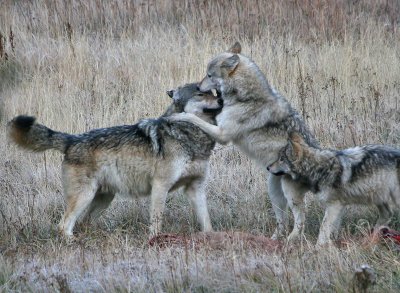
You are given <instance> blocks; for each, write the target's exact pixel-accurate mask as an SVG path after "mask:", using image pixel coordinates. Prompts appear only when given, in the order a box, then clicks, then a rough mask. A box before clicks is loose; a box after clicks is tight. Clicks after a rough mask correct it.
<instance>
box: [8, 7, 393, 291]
mask: <svg viewBox="0 0 400 293" xmlns="http://www.w3.org/2000/svg"><path fill="white" fill-rule="evenodd" d="M399 15H400V4H399V3H398V1H395V0H385V1H383V0H379V1H376V0H370V1H368V0H359V1H345V0H339V1H328V0H325V1H323V0H296V1H289V0H284V1H260V0H250V1H244V0H243V1H240V0H234V1H222V0H218V1H197V0H185V1H172V0H171V1H150V0H149V1H128V0H117V1H97V0H89V1H83V0H75V1H65V2H64V1H61V0H60V1H58V0H56V1H45V0H43V1H11V0H9V1H7V0H5V1H2V2H1V3H0V40H1V41H0V103H1V113H0V117H1V125H2V126H1V130H0V135H1V136H2V140H3V143H2V144H0V151H1V152H2V153H3V156H2V159H0V160H1V164H0V194H1V200H0V233H1V235H0V252H1V255H0V291H61V292H69V291H104V292H110V291H122V292H125V291H143V292H148V291H152V292H160V291H165V292H175V291H186V292H187V291H195V292H214V291H217V292H221V291H226V292H231V291H234V292H235V291H246V292H247V291H250V292H257V291H279V292H281V291H288V292H299V291H307V292H308V291H313V292H320V291H335V292H336V291H338V292H347V291H349V290H350V289H351V282H352V276H353V271H354V269H355V267H357V266H359V265H360V264H362V263H369V264H370V265H371V266H372V267H374V268H375V270H376V271H377V273H378V283H377V285H376V286H375V287H374V290H375V291H376V292H378V291H379V292H382V291H385V292H389V291H392V292H397V291H399V290H400V277H399V274H400V269H399V268H400V266H399V258H398V254H397V253H396V252H393V251H391V250H387V249H384V248H382V247H372V248H371V247H366V248H360V245H359V243H354V244H350V245H349V246H348V247H347V248H343V249H340V250H329V251H328V250H323V251H314V250H313V248H312V245H309V244H312V243H313V242H314V240H315V237H316V234H317V233H318V227H319V222H320V220H321V218H322V209H321V206H320V205H319V203H318V201H316V200H314V199H313V197H312V196H311V195H310V197H308V198H307V204H308V206H309V207H308V210H309V214H308V220H307V231H306V234H307V238H308V239H309V241H310V243H304V245H303V246H301V247H298V248H296V249H292V250H291V251H285V252H284V253H276V254H269V253H266V252H263V251H260V250H256V249H235V248H233V247H227V248H226V249H225V250H222V251H220V250H218V251H214V250H211V249H207V248H203V249H194V248H192V247H186V248H170V249H169V248H168V249H164V250H160V251H158V250H156V249H153V248H148V246H147V225H148V212H147V208H148V201H147V200H146V199H143V200H142V199H141V200H138V201H136V202H133V201H123V200H117V201H115V202H114V203H113V205H112V207H111V208H110V209H109V211H108V212H107V213H106V214H105V215H104V217H103V218H102V219H101V220H99V221H98V223H96V225H90V226H86V225H82V226H81V227H80V228H78V232H79V233H78V235H79V236H78V240H77V241H76V242H75V243H72V244H67V243H64V242H63V241H62V240H60V239H59V238H58V237H57V235H56V231H55V226H56V223H57V222H58V220H59V218H60V216H61V212H62V210H63V205H64V201H63V197H62V191H61V184H60V163H61V156H60V154H58V153H55V152H47V153H45V154H30V153H26V152H23V151H21V150H19V149H16V148H15V146H13V145H11V144H9V143H8V142H7V140H6V136H5V124H6V121H8V120H9V119H11V118H12V117H13V116H15V115H17V114H24V113H27V114H32V115H35V116H37V117H38V120H39V121H40V122H42V123H44V124H46V125H48V126H50V127H52V128H54V129H58V130H62V131H65V132H73V133H78V132H82V131H86V130H89V129H92V128H96V127H106V126H111V125H116V124H127V123H129V124H131V123H134V122H136V121H137V120H138V119H139V118H143V117H155V116H158V115H160V113H162V112H163V110H164V109H165V107H166V106H167V105H168V103H169V100H168V98H167V97H166V95H165V90H167V89H169V88H172V87H176V86H178V85H181V84H183V83H186V82H191V81H196V80H199V79H200V78H201V77H202V76H203V74H204V71H205V66H206V64H207V61H208V60H209V59H210V58H211V57H212V56H213V55H214V54H216V53H218V52H221V51H222V50H225V49H226V48H227V47H228V46H229V45H230V44H231V43H232V42H233V41H234V40H236V39H238V40H240V41H241V42H242V45H243V47H244V50H243V51H244V52H245V54H247V55H250V56H251V57H252V58H253V59H254V60H255V61H256V63H257V64H259V66H260V67H261V68H262V70H263V71H264V72H265V74H266V75H267V77H268V78H269V80H270V82H271V83H272V84H273V85H274V86H275V87H276V88H277V89H278V90H279V91H280V92H281V93H282V94H284V95H285V96H286V97H287V98H288V99H289V100H290V101H291V102H292V104H293V105H294V106H295V107H296V108H297V109H298V110H299V111H300V112H301V113H302V114H303V116H304V117H305V118H306V120H307V122H308V123H309V125H310V126H311V128H313V130H314V131H315V133H316V135H317V137H318V138H319V139H320V140H321V142H322V144H323V145H325V146H328V147H345V146H352V145H355V144H365V143H388V144H394V145H396V144H399V141H400V131H399V129H400V128H399V126H400V125H399V124H400V116H399V114H398V113H399V111H398V107H399V106H398V103H399V101H398V100H399V93H400V81H399V77H400V66H399V61H400V45H399V42H398V40H399V38H400V30H399V21H400V19H399ZM211 166H212V168H211V174H210V181H209V184H208V194H209V206H210V211H211V218H212V222H213V225H214V228H215V229H217V230H231V229H233V230H242V231H248V232H252V233H254V234H264V235H271V234H272V231H273V229H274V219H273V212H272V209H271V205H270V203H269V201H268V199H266V196H265V194H266V188H265V178H264V177H265V176H264V174H263V172H261V171H260V170H259V169H258V168H257V167H256V166H255V165H254V163H253V162H251V161H249V160H248V159H247V158H246V157H244V156H242V155H241V154H239V153H238V152H237V149H236V148H234V147H232V146H228V147H218V149H217V150H216V151H215V154H214V155H213V157H212V164H211ZM351 211H352V212H351V213H350V212H349V213H348V214H347V216H346V221H345V223H344V227H343V229H342V236H343V237H348V235H349V234H350V233H351V234H355V235H361V234H362V233H364V232H365V231H366V230H367V229H368V222H371V223H372V222H373V221H374V220H375V219H376V213H375V211H374V210H370V209H364V208H363V209H360V208H354V209H351ZM394 224H395V226H394V227H397V228H398V227H399V221H398V218H397V220H396V221H395V223H394ZM197 229H198V227H197V226H196V224H195V221H194V219H193V216H192V213H191V211H190V207H189V204H188V202H187V200H186V199H185V198H184V197H183V196H182V195H181V194H180V193H179V192H178V193H175V194H173V196H171V197H170V198H169V200H168V203H167V210H166V213H165V225H164V231H166V232H182V233H189V232H191V231H196V230H197Z"/></svg>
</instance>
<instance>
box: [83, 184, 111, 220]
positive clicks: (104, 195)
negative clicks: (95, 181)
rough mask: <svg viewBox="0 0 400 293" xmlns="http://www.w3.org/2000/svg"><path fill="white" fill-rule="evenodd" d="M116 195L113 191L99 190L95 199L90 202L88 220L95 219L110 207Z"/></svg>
mask: <svg viewBox="0 0 400 293" xmlns="http://www.w3.org/2000/svg"><path fill="white" fill-rule="evenodd" d="M114 197H115V193H112V192H102V191H99V190H98V191H97V192H96V194H95V196H94V199H93V200H92V202H91V203H90V206H89V209H88V212H87V218H88V220H95V219H97V218H98V217H99V216H100V215H101V214H102V213H103V212H104V211H105V209H107V208H108V206H109V205H110V204H111V202H112V200H113V199H114Z"/></svg>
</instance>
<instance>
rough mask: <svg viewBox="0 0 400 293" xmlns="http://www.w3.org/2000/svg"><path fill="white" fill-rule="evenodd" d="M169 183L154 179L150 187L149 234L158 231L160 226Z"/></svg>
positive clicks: (157, 232)
mask: <svg viewBox="0 0 400 293" xmlns="http://www.w3.org/2000/svg"><path fill="white" fill-rule="evenodd" d="M170 188H171V186H170V184H167V183H166V182H164V181H162V180H160V181H154V182H153V186H152V189H151V206H150V236H155V235H157V234H159V233H160V231H161V226H162V214H163V212H164V208H165V200H166V198H167V194H168V191H169V189H170Z"/></svg>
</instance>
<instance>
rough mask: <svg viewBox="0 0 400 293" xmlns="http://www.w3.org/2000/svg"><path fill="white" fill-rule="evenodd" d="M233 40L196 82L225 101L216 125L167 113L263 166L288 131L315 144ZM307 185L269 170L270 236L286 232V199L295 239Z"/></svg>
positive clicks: (275, 153) (273, 158) (273, 156)
mask: <svg viewBox="0 0 400 293" xmlns="http://www.w3.org/2000/svg"><path fill="white" fill-rule="evenodd" d="M240 53H241V45H240V44H239V43H238V42H236V43H235V44H234V45H233V46H232V47H231V48H230V49H229V50H228V52H223V53H221V54H219V55H217V56H216V57H214V58H213V59H212V60H211V61H210V62H209V63H208V66H207V75H206V76H205V77H204V78H203V80H202V81H201V82H200V84H199V88H200V90H201V91H209V90H216V91H217V92H218V93H219V94H220V95H221V97H222V99H223V101H224V107H223V109H222V111H221V113H220V114H219V115H218V116H217V118H216V120H217V125H214V124H211V123H207V122H206V121H204V120H202V119H199V118H198V117H196V116H195V115H192V114H191V113H180V114H177V115H173V116H171V117H170V118H169V119H171V120H174V121H177V120H180V121H187V122H191V123H194V124H195V125H196V126H198V127H200V128H201V129H202V130H203V131H205V132H206V133H207V134H209V135H210V136H211V137H212V138H213V139H215V140H216V141H217V142H219V143H221V144H227V143H228V142H232V143H233V144H235V145H237V146H238V147H239V149H240V150H242V151H243V152H244V153H245V154H247V155H248V156H249V157H250V158H252V159H254V160H255V161H256V162H257V163H259V165H260V166H261V167H262V168H263V170H265V171H266V167H267V166H269V165H270V164H271V163H273V162H274V161H276V159H277V158H278V153H279V151H280V150H281V149H282V148H283V147H285V145H286V144H287V139H288V134H289V132H291V131H294V130H295V131H297V132H299V133H301V135H302V136H303V137H304V139H305V141H306V142H307V143H308V144H309V145H311V146H317V145H318V142H317V140H316V139H315V137H314V135H313V134H312V133H311V131H310V130H309V129H308V127H307V126H306V125H305V123H304V121H303V119H302V118H301V116H300V115H299V113H298V112H297V111H296V110H294V109H293V108H292V106H291V105H290V104H289V102H288V101H287V100H286V99H285V98H284V97H283V96H281V95H280V94H278V92H277V91H276V90H275V89H274V88H273V87H272V86H270V84H269V83H268V81H267V79H266V77H265V75H264V74H263V73H262V72H261V70H260V69H259V67H258V66H257V65H256V64H255V63H254V62H253V61H252V60H251V59H250V58H248V57H246V56H244V55H242V54H240ZM307 187H308V186H307V185H304V184H302V183H301V182H298V181H294V180H292V179H291V178H290V177H289V176H286V177H278V176H275V175H270V174H269V175H268V194H269V196H270V199H271V202H272V206H273V209H274V212H275V216H276V221H277V228H276V230H275V232H274V234H273V236H272V238H273V239H276V238H279V237H282V236H284V235H285V234H286V232H285V229H286V226H287V212H286V209H287V205H289V206H290V208H291V210H292V212H293V214H294V221H295V223H294V227H293V230H292V232H291V233H290V235H289V236H288V240H294V239H297V238H298V237H299V236H300V235H301V233H302V231H303V226H304V218H305V214H304V213H305V211H304V203H303V198H304V194H305V192H306V191H307V190H308V189H307Z"/></svg>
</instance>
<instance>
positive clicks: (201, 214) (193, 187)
mask: <svg viewBox="0 0 400 293" xmlns="http://www.w3.org/2000/svg"><path fill="white" fill-rule="evenodd" d="M185 192H186V194H187V196H188V197H189V199H190V201H191V204H192V206H193V208H194V210H195V211H196V216H197V220H198V222H199V223H200V226H201V230H202V231H203V232H211V231H212V230H213V228H212V226H211V221H210V215H209V213H208V208H207V197H206V193H205V186H204V180H195V181H193V182H191V183H190V184H189V185H188V186H187V187H186V189H185Z"/></svg>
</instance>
